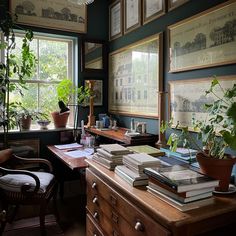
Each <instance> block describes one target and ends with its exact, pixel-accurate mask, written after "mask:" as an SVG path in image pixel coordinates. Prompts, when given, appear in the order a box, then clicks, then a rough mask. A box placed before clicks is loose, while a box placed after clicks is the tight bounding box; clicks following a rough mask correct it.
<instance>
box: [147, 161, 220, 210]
mask: <svg viewBox="0 0 236 236" xmlns="http://www.w3.org/2000/svg"><path fill="white" fill-rule="evenodd" d="M144 173H146V174H147V175H148V177H149V183H148V186H147V190H148V191H149V192H150V193H152V194H154V195H155V196H157V197H158V198H160V199H161V200H163V201H165V202H167V203H168V204H170V205H171V206H174V207H175V208H177V209H179V210H180V211H187V210H191V209H194V208H199V207H201V206H205V205H208V204H211V203H213V202H214V198H213V197H212V191H213V190H214V189H215V187H217V186H218V184H219V180H215V179H213V178H211V177H208V176H206V175H203V174H201V173H199V172H197V171H194V170H191V169H189V168H188V167H184V166H180V165H174V166H169V167H168V166H166V167H160V168H145V169H144Z"/></svg>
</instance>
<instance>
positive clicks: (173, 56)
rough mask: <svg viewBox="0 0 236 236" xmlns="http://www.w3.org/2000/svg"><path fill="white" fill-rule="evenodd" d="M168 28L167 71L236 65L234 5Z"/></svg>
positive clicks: (206, 12) (202, 14) (232, 2)
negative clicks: (168, 53) (168, 65)
mask: <svg viewBox="0 0 236 236" xmlns="http://www.w3.org/2000/svg"><path fill="white" fill-rule="evenodd" d="M168 29H169V52H170V55H169V64H170V70H169V71H170V72H178V71H186V70H193V69H200V68H205V67H212V66H219V65H224V64H232V63H235V62H236V40H235V39H236V30H235V29H236V2H235V1H229V2H227V3H224V4H221V5H218V6H216V7H214V8H211V9H209V10H207V11H205V12H203V13H200V14H198V15H196V16H193V17H191V18H189V19H186V20H184V21H181V22H179V23H177V24H174V25H171V26H169V27H168Z"/></svg>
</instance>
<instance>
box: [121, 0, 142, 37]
mask: <svg viewBox="0 0 236 236" xmlns="http://www.w3.org/2000/svg"><path fill="white" fill-rule="evenodd" d="M140 25H141V0H124V33H125V34H127V33H129V32H130V31H132V30H134V29H136V28H138V27H139V26H140Z"/></svg>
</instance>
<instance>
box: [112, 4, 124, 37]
mask: <svg viewBox="0 0 236 236" xmlns="http://www.w3.org/2000/svg"><path fill="white" fill-rule="evenodd" d="M122 9H123V5H122V1H121V0H116V1H115V2H113V3H112V4H111V5H110V6H109V39H110V41H111V40H113V39H116V38H118V37H120V36H122V33H123V12H122Z"/></svg>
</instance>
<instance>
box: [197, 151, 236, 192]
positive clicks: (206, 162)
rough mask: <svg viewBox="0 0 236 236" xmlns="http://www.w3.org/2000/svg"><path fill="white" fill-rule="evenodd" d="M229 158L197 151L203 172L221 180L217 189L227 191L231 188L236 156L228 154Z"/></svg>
mask: <svg viewBox="0 0 236 236" xmlns="http://www.w3.org/2000/svg"><path fill="white" fill-rule="evenodd" d="M227 157H228V158H227V159H218V158H214V157H207V156H206V155H205V154H204V153H202V152H199V153H197V161H198V163H199V166H200V168H201V172H202V173H203V174H206V175H208V176H210V177H213V178H215V179H218V180H220V182H219V186H218V187H217V188H216V190H217V191H220V192H226V191H228V189H229V184H230V177H231V172H232V168H233V165H234V164H235V163H236V158H233V157H232V156H231V155H228V154H227Z"/></svg>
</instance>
